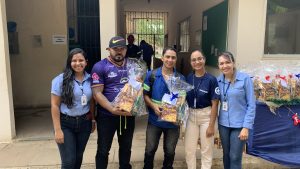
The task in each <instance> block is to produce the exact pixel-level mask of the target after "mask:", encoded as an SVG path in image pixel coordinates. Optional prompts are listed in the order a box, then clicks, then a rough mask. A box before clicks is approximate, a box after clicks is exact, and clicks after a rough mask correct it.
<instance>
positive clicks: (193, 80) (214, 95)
mask: <svg viewBox="0 0 300 169" xmlns="http://www.w3.org/2000/svg"><path fill="white" fill-rule="evenodd" d="M187 82H188V83H189V84H191V85H193V86H194V89H193V90H191V91H189V92H188V93H187V97H186V100H187V102H188V105H189V107H191V108H194V109H195V108H196V109H203V108H205V107H208V106H211V105H212V104H211V101H212V100H219V99H220V90H219V85H218V81H217V78H216V77H214V76H213V75H211V74H209V73H205V74H204V75H203V76H202V77H196V76H195V74H194V73H190V74H189V75H188V76H187ZM195 99H196V107H195V106H194V100H195Z"/></svg>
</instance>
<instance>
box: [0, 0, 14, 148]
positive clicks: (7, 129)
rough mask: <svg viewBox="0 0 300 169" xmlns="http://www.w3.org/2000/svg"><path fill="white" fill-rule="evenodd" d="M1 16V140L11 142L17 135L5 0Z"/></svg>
mask: <svg viewBox="0 0 300 169" xmlns="http://www.w3.org/2000/svg"><path fill="white" fill-rule="evenodd" d="M0 18H1V21H0V107H1V111H0V116H1V118H0V124H1V127H0V142H9V141H10V140H11V139H12V138H13V137H15V135H16V130H15V119H14V109H13V99H12V87H11V72H10V58H9V52H8V39H7V27H6V9H5V1H0Z"/></svg>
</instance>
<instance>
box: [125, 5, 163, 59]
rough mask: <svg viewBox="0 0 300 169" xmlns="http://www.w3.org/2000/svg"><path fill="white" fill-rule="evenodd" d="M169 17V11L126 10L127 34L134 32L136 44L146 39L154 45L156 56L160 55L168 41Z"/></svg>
mask: <svg viewBox="0 0 300 169" xmlns="http://www.w3.org/2000/svg"><path fill="white" fill-rule="evenodd" d="M167 19H168V13H167V12H140V11H125V28H126V36H128V35H129V34H132V35H133V36H134V37H135V44H136V45H139V43H140V42H141V40H145V41H146V42H147V43H149V44H150V45H152V47H153V49H154V56H155V55H158V56H160V55H161V53H162V50H163V48H164V44H165V41H167V39H165V37H166V36H165V35H166V34H167V32H168V30H167V23H168V22H167Z"/></svg>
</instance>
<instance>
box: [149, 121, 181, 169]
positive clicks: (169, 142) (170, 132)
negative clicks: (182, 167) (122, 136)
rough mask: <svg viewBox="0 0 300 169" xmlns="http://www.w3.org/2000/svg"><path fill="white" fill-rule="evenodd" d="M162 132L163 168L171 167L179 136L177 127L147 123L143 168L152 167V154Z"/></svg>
mask: <svg viewBox="0 0 300 169" xmlns="http://www.w3.org/2000/svg"><path fill="white" fill-rule="evenodd" d="M162 133H163V134H164V143H163V148H164V162H163V169H172V168H173V162H174V157H175V149H176V145H177V141H178V138H179V128H161V127H157V126H154V125H152V124H151V123H148V126H147V131H146V149H145V159H144V169H153V161H154V156H155V152H156V150H157V148H158V144H159V139H160V136H161V134H162Z"/></svg>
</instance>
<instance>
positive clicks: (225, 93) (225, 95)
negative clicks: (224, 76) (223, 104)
mask: <svg viewBox="0 0 300 169" xmlns="http://www.w3.org/2000/svg"><path fill="white" fill-rule="evenodd" d="M223 83H224V85H223V91H224V90H225V84H226V83H225V80H224V81H223ZM230 83H231V82H229V83H228V86H227V89H226V91H225V92H224V100H225V101H226V100H227V92H228V89H229V87H230Z"/></svg>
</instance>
